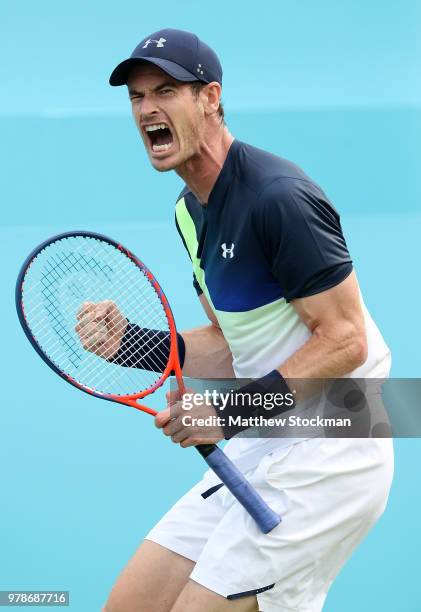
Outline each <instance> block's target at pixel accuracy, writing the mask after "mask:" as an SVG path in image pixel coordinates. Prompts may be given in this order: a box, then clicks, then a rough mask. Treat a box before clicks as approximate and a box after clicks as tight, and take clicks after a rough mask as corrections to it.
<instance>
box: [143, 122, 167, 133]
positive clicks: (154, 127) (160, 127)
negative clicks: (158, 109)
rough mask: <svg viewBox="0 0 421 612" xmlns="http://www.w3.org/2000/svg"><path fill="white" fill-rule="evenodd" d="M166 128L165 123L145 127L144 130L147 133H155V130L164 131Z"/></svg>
mask: <svg viewBox="0 0 421 612" xmlns="http://www.w3.org/2000/svg"><path fill="white" fill-rule="evenodd" d="M166 127H167V126H166V125H165V123H156V124H155V125H147V126H146V128H145V129H146V131H147V132H155V131H156V130H165V128H166Z"/></svg>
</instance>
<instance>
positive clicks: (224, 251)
mask: <svg viewBox="0 0 421 612" xmlns="http://www.w3.org/2000/svg"><path fill="white" fill-rule="evenodd" d="M221 249H222V257H223V258H224V259H226V258H227V256H228V255H229V259H232V258H233V257H234V243H233V242H232V243H231V246H230V248H228V247H227V243H226V242H224V244H221Z"/></svg>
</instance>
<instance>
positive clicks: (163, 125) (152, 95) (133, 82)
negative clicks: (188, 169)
mask: <svg viewBox="0 0 421 612" xmlns="http://www.w3.org/2000/svg"><path fill="white" fill-rule="evenodd" d="M127 87H128V90H129V96H130V100H131V104H132V112H133V117H134V120H135V122H136V125H137V127H138V129H139V132H140V135H141V136H142V139H143V142H144V145H145V147H146V151H147V153H148V155H149V159H150V161H151V163H152V165H153V166H154V168H155V169H156V170H159V171H160V172H166V171H167V170H173V169H176V168H177V167H178V166H180V165H181V164H183V163H184V162H186V161H187V160H189V159H190V158H191V157H193V156H194V155H195V154H196V153H197V152H198V151H199V148H200V139H201V134H202V133H203V125H204V122H203V118H204V114H203V108H202V107H201V105H200V101H199V99H198V98H197V97H196V96H195V95H194V93H193V91H192V90H191V87H190V84H189V83H180V81H176V80H175V79H173V78H172V77H170V76H169V75H168V74H166V73H165V72H163V71H162V70H160V69H159V68H157V67H156V66H153V65H151V64H140V65H139V66H136V67H135V68H134V69H133V70H132V71H131V73H130V75H129V79H128V82H127Z"/></svg>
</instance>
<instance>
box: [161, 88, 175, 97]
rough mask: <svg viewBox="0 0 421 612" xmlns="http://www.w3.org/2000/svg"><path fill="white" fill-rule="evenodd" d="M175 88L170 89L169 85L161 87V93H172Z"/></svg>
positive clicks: (165, 94)
mask: <svg viewBox="0 0 421 612" xmlns="http://www.w3.org/2000/svg"><path fill="white" fill-rule="evenodd" d="M172 92H173V90H172V89H170V88H169V87H164V89H160V93H161V94H162V95H164V96H167V95H169V94H172Z"/></svg>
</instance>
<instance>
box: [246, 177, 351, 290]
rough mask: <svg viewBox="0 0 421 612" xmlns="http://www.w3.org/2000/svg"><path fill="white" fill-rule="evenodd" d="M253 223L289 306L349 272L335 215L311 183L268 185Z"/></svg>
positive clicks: (284, 181) (289, 180)
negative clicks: (291, 302)
mask: <svg viewBox="0 0 421 612" xmlns="http://www.w3.org/2000/svg"><path fill="white" fill-rule="evenodd" d="M255 222H256V227H257V231H258V233H259V237H260V239H261V243H262V245H263V249H264V251H265V254H266V256H267V258H268V261H269V264H270V266H271V270H272V274H273V275H274V277H275V278H276V279H277V280H278V282H279V283H280V285H281V288H282V291H283V295H284V297H285V299H286V300H287V301H291V300H293V299H296V298H302V297H308V296H310V295H315V294H317V293H321V292H322V291H326V290H327V289H330V288H331V287H334V286H336V285H338V284H339V283H340V282H342V281H343V280H344V279H345V278H346V277H347V276H348V275H349V274H350V273H351V272H352V269H353V267H352V260H351V257H350V255H349V251H348V248H347V245H346V242H345V238H344V235H343V232H342V227H341V224H340V217H339V214H338V213H337V211H336V210H335V209H334V207H333V206H332V204H331V203H330V202H329V200H328V199H327V197H326V195H325V194H324V193H323V191H322V190H321V189H320V188H319V187H318V186H317V185H315V184H314V183H312V182H311V181H307V180H301V179H295V178H281V179H278V180H276V181H274V182H273V183H271V185H270V186H269V187H267V188H266V189H265V190H264V191H263V193H262V194H261V197H260V199H259V202H258V204H257V206H256V209H255Z"/></svg>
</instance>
